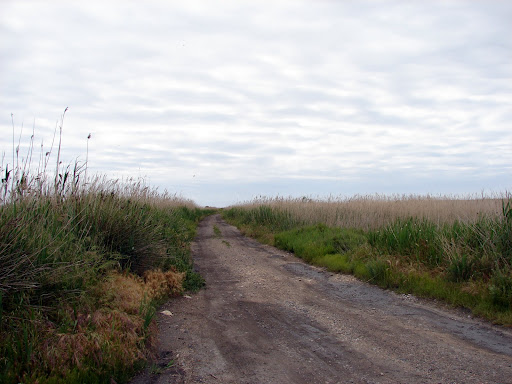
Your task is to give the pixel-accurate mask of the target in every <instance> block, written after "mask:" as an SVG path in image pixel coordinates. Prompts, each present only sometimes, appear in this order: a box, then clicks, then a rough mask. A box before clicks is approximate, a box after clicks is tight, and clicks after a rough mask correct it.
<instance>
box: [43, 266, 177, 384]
mask: <svg viewBox="0 0 512 384" xmlns="http://www.w3.org/2000/svg"><path fill="white" fill-rule="evenodd" d="M184 277H185V273H179V272H175V271H172V270H171V271H167V272H162V271H160V270H154V271H148V272H146V274H145V276H144V279H142V278H140V277H138V276H136V275H133V274H129V273H119V272H113V273H111V274H110V276H108V278H107V279H106V281H105V282H103V283H102V284H100V285H99V286H98V287H97V289H98V291H100V292H103V294H102V297H101V305H100V308H99V309H97V310H95V311H94V312H93V313H89V314H87V313H75V312H74V311H73V310H72V309H71V308H67V309H66V311H67V313H68V316H69V317H70V320H71V323H72V324H73V325H74V329H73V331H72V332H62V333H61V332H59V330H58V329H56V328H55V327H52V326H51V324H50V323H49V324H48V327H42V328H41V331H42V332H44V333H45V337H43V338H41V339H42V340H44V344H45V345H44V346H42V348H41V351H42V353H43V354H44V359H43V361H45V362H46V364H47V367H46V368H47V370H49V371H51V372H52V373H53V374H54V375H55V374H60V375H61V376H62V377H65V376H66V375H67V374H69V372H70V371H71V370H72V369H76V368H78V369H80V368H81V367H82V366H83V365H84V362H85V360H88V361H89V363H90V360H93V361H95V362H96V364H97V365H101V364H103V363H104V362H106V361H109V359H110V360H111V361H117V362H118V363H121V364H123V365H125V366H133V364H134V363H135V362H137V361H139V360H142V359H145V358H147V357H148V356H149V355H151V353H152V351H153V349H154V348H153V347H154V345H153V344H154V339H153V337H154V332H153V331H154V329H153V328H154V323H151V324H149V326H148V325H147V324H144V323H145V318H144V313H141V312H143V311H144V310H145V309H147V308H148V307H147V304H148V303H149V302H151V301H153V300H159V299H162V298H163V297H166V296H167V295H173V294H178V293H181V292H182V290H183V288H182V283H183V279H184ZM141 345H146V348H141Z"/></svg>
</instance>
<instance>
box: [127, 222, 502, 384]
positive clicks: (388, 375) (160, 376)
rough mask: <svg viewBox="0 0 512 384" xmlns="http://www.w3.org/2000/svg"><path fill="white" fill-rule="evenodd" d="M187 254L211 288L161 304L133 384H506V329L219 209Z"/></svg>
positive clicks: (200, 232)
mask: <svg viewBox="0 0 512 384" xmlns="http://www.w3.org/2000/svg"><path fill="white" fill-rule="evenodd" d="M214 225H216V226H217V227H218V228H219V229H220V230H221V233H222V235H221V236H217V235H216V234H215V233H214V231H213V227H214ZM192 252H193V258H194V262H195V265H196V266H197V268H198V269H199V272H200V273H201V274H202V276H203V277H204V278H205V279H206V283H207V287H206V289H204V290H202V291H200V292H199V293H198V294H195V295H193V296H192V297H181V298H178V299H173V300H171V301H169V302H168V303H167V304H166V305H164V307H163V308H161V310H162V311H163V310H168V311H170V312H172V314H173V315H172V316H169V315H164V314H161V313H159V315H158V324H159V332H160V333H159V337H160V357H159V360H158V362H157V365H156V366H154V367H153V368H152V369H151V370H148V371H147V372H145V373H143V374H141V375H140V376H138V377H137V378H135V379H134V380H133V381H132V384H140V383H512V331H511V330H510V329H507V328H502V327H495V326H491V325H489V324H488V323H485V322H482V321H480V320H476V319H473V318H471V317H470V316H468V314H467V313H465V312H464V311H458V310H453V309H447V308H444V307H443V306H440V305H436V304H434V303H431V302H428V301H424V300H419V299H416V298H414V297H411V296H408V295H397V294H395V293H393V292H389V291H384V290H381V289H379V288H377V287H374V286H371V285H369V284H366V283H363V282H361V281H358V280H357V279H355V278H353V277H351V276H346V275H338V274H330V273H328V272H325V271H323V270H321V269H319V268H316V267H312V266H309V265H307V264H304V263H303V262H302V261H300V259H297V258H296V257H294V256H293V255H291V254H289V253H286V252H282V251H280V250H277V249H275V248H272V247H269V246H264V245H261V244H259V243H257V242H256V241H254V240H251V239H248V238H246V237H243V236H242V235H241V234H240V232H239V231H238V230H237V229H236V228H235V227H233V226H230V225H228V224H226V223H225V222H224V221H222V219H221V218H220V216H219V215H214V216H210V217H208V218H206V219H205V220H204V221H203V222H201V224H200V226H199V228H198V235H197V238H196V240H195V242H194V243H193V246H192Z"/></svg>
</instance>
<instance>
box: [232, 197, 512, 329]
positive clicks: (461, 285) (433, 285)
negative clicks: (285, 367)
mask: <svg viewBox="0 0 512 384" xmlns="http://www.w3.org/2000/svg"><path fill="white" fill-rule="evenodd" d="M223 216H224V217H225V218H226V219H227V220H229V221H230V222H231V223H234V224H236V225H237V226H239V227H240V228H241V229H242V230H243V231H244V232H245V233H247V234H249V235H251V236H254V237H256V238H258V239H259V240H261V241H263V242H266V243H268V244H271V245H275V246H277V247H280V248H282V249H285V250H289V251H292V252H294V253H295V254H296V255H297V256H299V257H301V258H303V259H305V260H306V261H308V262H311V263H313V264H316V265H320V266H323V267H326V268H327V269H329V270H331V271H336V272H343V273H351V274H354V275H355V276H357V277H359V278H361V279H363V280H366V281H369V282H372V283H375V284H378V285H380V286H382V287H385V288H391V289H395V290H397V291H400V292H409V293H414V294H416V295H419V296H425V297H431V298H435V299H440V300H443V301H446V302H448V303H450V304H452V305H455V306H461V307H465V308H469V309H471V310H472V311H473V313H474V314H477V315H479V316H483V317H485V318H488V319H490V320H492V321H495V322H497V323H501V324H507V325H512V210H511V202H510V199H509V197H508V195H503V196H501V197H500V196H496V197H478V198H476V197H474V198H473V197H469V198H443V197H436V198H434V197H431V196H426V197H421V196H400V197H383V196H367V197H355V198H352V199H340V200H336V199H331V200H328V201H315V200H312V199H307V198H302V199H282V198H275V199H273V198H268V199H259V200H255V201H253V202H249V203H246V204H243V205H239V206H234V207H231V208H228V209H226V210H224V212H223Z"/></svg>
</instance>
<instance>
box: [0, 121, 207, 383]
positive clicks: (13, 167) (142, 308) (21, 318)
mask: <svg viewBox="0 0 512 384" xmlns="http://www.w3.org/2000/svg"><path fill="white" fill-rule="evenodd" d="M65 113H66V111H64V113H63V115H62V116H61V119H60V120H59V122H58V123H57V124H56V131H55V132H56V133H55V138H57V140H55V139H54V141H57V142H58V143H59V144H58V147H57V148H56V149H55V150H56V153H53V150H54V149H53V145H52V146H51V147H50V148H49V149H48V150H45V149H44V147H43V146H41V155H40V156H39V161H38V164H32V163H31V161H32V159H33V152H34V151H33V148H34V134H32V136H31V138H30V142H29V145H28V150H27V153H26V155H25V157H23V156H22V155H21V153H20V147H21V144H20V143H21V139H18V140H17V142H18V144H17V146H16V145H14V144H13V145H14V148H13V157H12V161H13V162H12V164H10V163H7V164H5V165H4V162H2V164H1V165H0V173H1V174H2V180H1V191H0V265H1V266H2V267H1V268H0V382H2V383H18V382H24V383H31V382H33V383H36V382H37V383H39V384H42V383H45V382H47V381H48V382H52V383H56V382H62V383H68V382H87V381H90V382H110V381H111V380H116V381H118V382H119V380H123V379H126V377H127V374H128V373H129V372H130V371H131V370H132V369H133V366H134V364H135V363H136V362H137V361H140V360H143V359H144V357H146V356H147V354H148V353H149V352H150V350H151V349H150V348H149V346H150V344H151V332H150V330H151V329H150V328H151V326H150V325H151V319H152V316H153V315H154V306H155V303H156V301H157V300H158V299H159V298H161V297H162V292H164V294H172V293H177V292H181V291H182V289H183V288H184V287H185V288H190V289H194V288H197V287H198V286H199V285H200V284H201V279H200V277H199V276H198V275H197V274H196V273H195V272H194V271H193V269H192V264H191V260H190V256H189V243H190V241H191V240H192V238H193V235H194V227H195V224H196V223H197V222H198V220H199V219H200V217H201V216H202V215H204V211H203V210H201V209H199V208H198V207H197V206H196V205H195V204H194V203H193V202H192V201H190V200H187V199H183V198H181V197H179V196H177V195H170V194H167V193H160V192H158V190H157V189H155V188H151V187H148V186H147V185H145V183H144V182H143V181H140V180H133V179H128V180H125V181H120V180H109V179H107V178H105V177H102V176H93V177H90V176H88V177H87V178H86V177H85V173H86V172H87V164H80V163H78V162H75V163H74V164H71V165H68V166H64V165H63V164H62V157H61V153H60V152H61V150H62V147H61V138H62V134H63V133H62V132H63V122H64V115H65ZM13 129H14V127H13ZM57 135H58V136H57ZM20 137H21V135H20ZM15 142H16V140H15V139H13V143H15ZM52 158H53V159H56V160H55V161H56V165H55V167H54V168H53V167H50V164H51V163H50V161H51V160H50V159H52ZM3 159H4V160H3V161H5V156H4V158H3ZM50 168H53V169H54V171H52V170H51V169H50ZM52 172H54V173H52ZM86 179H87V180H86ZM148 271H153V272H148ZM148 273H149V275H148ZM157 287H161V288H158V289H157ZM137 292H138V293H137ZM127 303H132V304H130V305H128V306H127Z"/></svg>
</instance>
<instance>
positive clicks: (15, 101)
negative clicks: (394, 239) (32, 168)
mask: <svg viewBox="0 0 512 384" xmlns="http://www.w3.org/2000/svg"><path fill="white" fill-rule="evenodd" d="M0 3H1V4H0V5H1V9H2V12H1V13H0V133H1V135H0V151H1V152H0V153H1V154H4V157H3V160H2V164H3V167H4V168H5V166H6V165H7V164H9V163H12V153H13V137H14V141H15V142H16V143H17V142H18V140H19V142H20V143H21V145H20V147H21V150H20V153H21V154H23V153H24V152H23V150H26V147H28V144H29V143H30V136H31V135H32V132H34V141H35V143H37V144H36V147H37V150H39V149H40V146H41V144H42V146H43V151H46V150H47V149H48V148H49V147H50V146H51V143H52V137H53V134H54V131H55V128H56V126H58V125H59V123H58V121H59V120H60V118H61V115H62V114H63V112H64V109H65V108H68V110H67V112H66V114H65V117H64V122H63V129H62V148H63V150H62V157H63V160H64V161H65V162H68V163H72V162H74V161H76V160H78V161H79V162H85V160H86V159H87V162H88V173H89V175H91V174H101V175H106V176H108V177H110V178H115V179H122V180H126V179H128V178H143V179H144V180H146V182H147V183H148V184H149V185H151V186H153V187H155V188H158V190H160V191H162V192H163V191H164V190H167V191H168V192H170V193H176V194H179V195H181V196H183V197H186V198H189V199H192V200H194V201H195V202H196V203H198V204H199V205H203V206H205V205H210V206H219V207H223V206H229V205H232V204H236V203H241V202H244V201H248V200H251V199H253V198H255V197H258V196H281V197H289V196H291V197H301V196H308V197H313V198H325V197H327V196H335V197H336V196H345V197H349V196H352V195H356V194H359V195H368V194H375V193H377V194H384V195H390V194H399V195H401V194H431V195H446V194H448V195H469V194H481V193H486V194H492V193H503V192H506V191H509V190H510V189H511V185H512V179H511V177H512V22H511V20H512V2H511V1H506V0H501V1H500V0H494V1H493V0H485V1H484V0H466V1H462V0H460V1H449V0H443V1H440V0H431V1H430V0H429V1H409V0H407V1H395V0H383V1H365V0H357V1H356V0H346V1H345V0H339V1H334V0H331V1H312V0H307V1H301V0H294V1H281V0H274V1H271V2H270V1H268V2H267V1H244V0H238V1H195V0H187V1H183V0H180V1H152V0H150V1H106V0H103V1H96V0H88V1H81V2H75V1H57V0H55V1H24V0H16V1H14V0H0ZM89 134H90V135H91V137H90V139H88V138H87V137H88V136H89ZM25 153H26V152H25Z"/></svg>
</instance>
